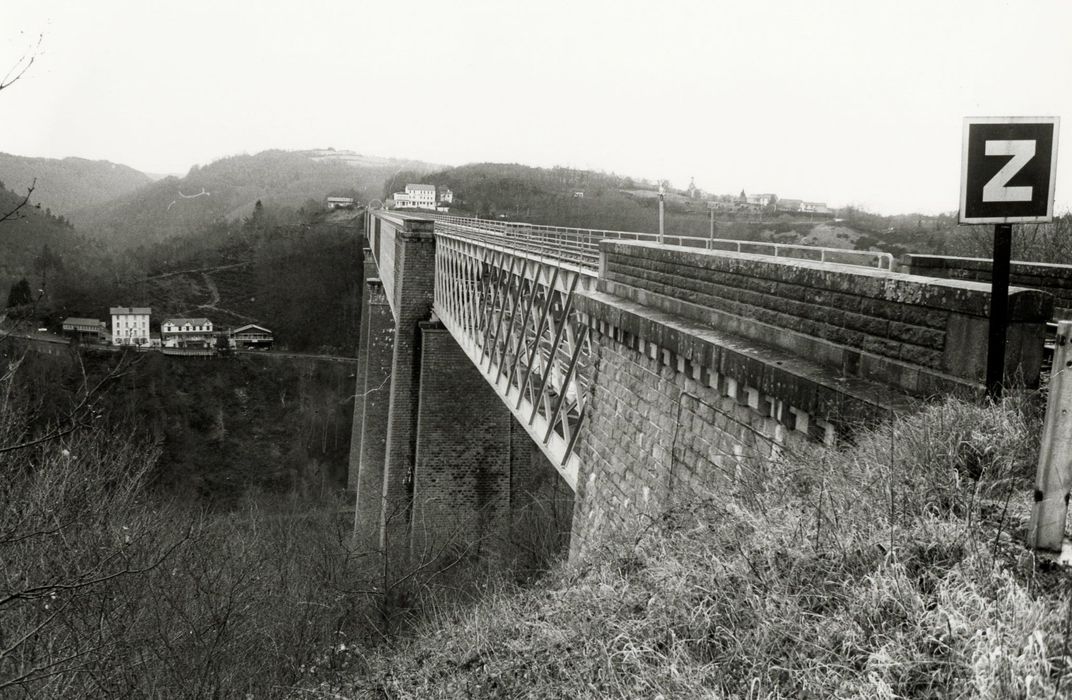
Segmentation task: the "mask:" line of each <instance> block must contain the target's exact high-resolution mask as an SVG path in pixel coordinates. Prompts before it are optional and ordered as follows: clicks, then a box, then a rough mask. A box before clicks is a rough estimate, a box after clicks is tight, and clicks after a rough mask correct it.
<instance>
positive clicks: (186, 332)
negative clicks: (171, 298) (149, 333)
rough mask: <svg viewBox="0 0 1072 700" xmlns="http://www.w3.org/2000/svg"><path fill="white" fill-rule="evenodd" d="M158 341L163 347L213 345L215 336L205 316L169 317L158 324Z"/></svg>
mask: <svg viewBox="0 0 1072 700" xmlns="http://www.w3.org/2000/svg"><path fill="white" fill-rule="evenodd" d="M160 343H161V345H163V347H165V348H188V347H210V346H214V345H215V343H216V336H215V334H214V333H213V331H212V321H210V320H208V319H207V318H169V319H167V320H165V321H164V322H163V323H161V324H160Z"/></svg>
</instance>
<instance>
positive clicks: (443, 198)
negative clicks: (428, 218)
mask: <svg viewBox="0 0 1072 700" xmlns="http://www.w3.org/2000/svg"><path fill="white" fill-rule="evenodd" d="M439 203H440V204H453V203H454V193H453V192H451V191H450V188H449V187H444V188H443V189H441V190H439Z"/></svg>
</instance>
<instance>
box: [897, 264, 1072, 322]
mask: <svg viewBox="0 0 1072 700" xmlns="http://www.w3.org/2000/svg"><path fill="white" fill-rule="evenodd" d="M898 262H899V265H898V270H900V271H901V272H904V273H906V274H910V275H925V276H928V277H940V278H944V279H957V280H970V281H974V282H985V283H989V282H990V279H991V274H992V269H993V267H992V266H993V262H992V261H991V260H990V259H989V258H961V257H955V256H952V255H920V254H917V253H911V254H908V255H902V256H901V258H900V260H899V261H898ZM1009 282H1010V284H1014V285H1016V286H1018V287H1028V288H1030V289H1040V290H1042V291H1044V292H1048V293H1050V294H1052V295H1053V300H1054V301H1053V304H1054V309H1053V311H1054V313H1053V318H1054V319H1067V318H1072V265H1056V264H1053V263H1040V262H1023V261H1019V260H1013V261H1012V263H1011V264H1010V267H1009Z"/></svg>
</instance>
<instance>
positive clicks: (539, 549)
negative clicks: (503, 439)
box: [510, 417, 574, 568]
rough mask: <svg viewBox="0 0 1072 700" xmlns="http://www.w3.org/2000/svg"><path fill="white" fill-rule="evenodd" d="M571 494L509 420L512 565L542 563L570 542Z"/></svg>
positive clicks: (549, 465) (551, 467)
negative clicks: (545, 558) (543, 559)
mask: <svg viewBox="0 0 1072 700" xmlns="http://www.w3.org/2000/svg"><path fill="white" fill-rule="evenodd" d="M573 508H574V495H573V489H571V488H570V486H569V484H568V483H566V480H565V479H563V478H562V477H561V475H560V474H559V473H558V470H556V469H555V467H554V465H553V464H551V462H550V461H548V459H547V457H546V456H544V454H543V452H541V451H540V448H539V447H537V446H536V443H535V442H533V441H532V438H531V437H529V434H528V433H527V432H525V429H524V428H523V427H522V426H521V424H520V423H518V422H517V420H516V419H514V418H513V417H511V420H510V551H511V552H512V558H513V565H514V566H515V567H521V568H524V567H525V566H527V565H529V564H535V565H540V564H542V563H545V562H544V561H542V558H544V557H547V556H552V555H557V554H561V553H562V552H564V551H565V550H566V549H567V548H568V546H569V537H570V528H571V525H572V522H573Z"/></svg>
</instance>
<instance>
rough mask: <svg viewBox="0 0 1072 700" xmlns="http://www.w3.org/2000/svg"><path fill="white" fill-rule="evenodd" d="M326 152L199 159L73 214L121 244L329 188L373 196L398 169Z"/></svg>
mask: <svg viewBox="0 0 1072 700" xmlns="http://www.w3.org/2000/svg"><path fill="white" fill-rule="evenodd" d="M324 153H325V152H323V151H281V150H271V151H263V152H261V153H258V154H256V155H238V156H231V157H228V158H223V159H221V160H218V161H215V162H213V163H210V164H209V165H206V166H203V167H200V166H194V167H193V168H191V169H190V172H189V173H188V174H187V175H186V176H185V177H182V178H177V177H168V178H164V179H163V180H159V181H157V182H154V183H152V184H150V185H148V186H146V187H143V188H141V189H139V190H138V191H136V192H133V193H130V194H127V195H124V196H123V197H120V198H118V199H116V200H114V201H111V202H106V203H104V204H99V205H97V206H94V207H92V208H89V209H87V210H84V211H82V212H79V213H78V215H77V216H76V217H75V221H76V223H77V225H78V228H79V230H80V231H83V232H85V233H86V234H88V235H91V236H94V237H96V238H99V239H101V240H103V241H105V242H107V243H109V244H111V245H113V246H115V247H117V248H126V247H132V246H137V245H143V244H149V243H154V242H157V241H162V240H165V239H168V238H171V237H173V236H179V235H186V234H188V233H191V232H194V231H199V230H202V229H203V228H204V227H205V226H206V225H209V224H212V223H214V222H220V221H231V220H236V219H240V218H242V217H246V216H249V215H250V214H251V213H252V211H253V205H254V204H255V203H256V202H257V201H258V200H260V201H261V202H263V203H264V205H265V206H277V207H279V206H282V207H293V208H298V207H301V206H303V205H306V204H308V203H309V200H315V202H316V203H317V204H318V205H319V203H321V202H323V199H324V197H326V196H329V195H338V196H349V197H354V198H356V199H358V200H367V199H369V198H371V197H374V196H376V195H378V194H379V192H380V190H381V189H382V187H383V183H384V180H386V179H387V178H388V177H389V176H390V175H392V174H394V173H395V172H397V171H398V169H399V163H398V162H395V161H391V160H382V159H368V160H347V159H343V158H331V157H325V156H324V155H323V154H324Z"/></svg>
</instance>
